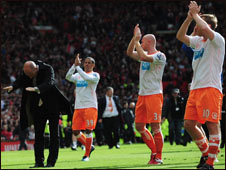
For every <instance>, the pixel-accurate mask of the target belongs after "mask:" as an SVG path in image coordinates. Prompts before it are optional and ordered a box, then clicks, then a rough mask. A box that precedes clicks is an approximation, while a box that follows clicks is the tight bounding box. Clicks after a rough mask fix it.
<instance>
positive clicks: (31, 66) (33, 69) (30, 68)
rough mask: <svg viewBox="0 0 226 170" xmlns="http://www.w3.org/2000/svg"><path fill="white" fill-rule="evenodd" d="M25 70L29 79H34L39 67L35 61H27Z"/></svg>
mask: <svg viewBox="0 0 226 170" xmlns="http://www.w3.org/2000/svg"><path fill="white" fill-rule="evenodd" d="M23 70H24V73H25V74H26V75H27V76H28V77H30V78H33V77H35V76H36V74H37V72H38V66H37V65H36V64H35V62H33V61H26V62H25V63H24V68H23Z"/></svg>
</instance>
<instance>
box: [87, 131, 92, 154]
mask: <svg viewBox="0 0 226 170" xmlns="http://www.w3.org/2000/svg"><path fill="white" fill-rule="evenodd" d="M92 142H93V136H92V134H87V136H86V153H85V156H87V157H89V154H90V151H91V145H92Z"/></svg>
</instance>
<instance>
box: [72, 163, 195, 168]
mask: <svg viewBox="0 0 226 170" xmlns="http://www.w3.org/2000/svg"><path fill="white" fill-rule="evenodd" d="M140 167H147V168H148V169H159V168H161V169H162V168H164V169H169V168H177V169H180V168H189V169H196V166H195V165H191V163H189V162H188V163H183V164H181V163H175V164H173V165H171V164H162V165H147V164H135V165H134V164H133V165H131V166H128V165H124V166H123V165H113V166H99V167H97V166H95V167H84V168H74V169H122V168H124V169H130V168H138V169H139V168H140Z"/></svg>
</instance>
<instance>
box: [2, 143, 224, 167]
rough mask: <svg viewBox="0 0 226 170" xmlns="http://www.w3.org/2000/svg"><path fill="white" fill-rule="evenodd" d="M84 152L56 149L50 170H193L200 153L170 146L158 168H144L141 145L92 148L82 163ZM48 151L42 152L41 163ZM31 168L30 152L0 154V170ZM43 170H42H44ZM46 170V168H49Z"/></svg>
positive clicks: (144, 148) (192, 146) (191, 148)
mask: <svg viewBox="0 0 226 170" xmlns="http://www.w3.org/2000/svg"><path fill="white" fill-rule="evenodd" d="M83 154H84V151H83V150H81V148H78V150H77V151H72V150H71V149H70V148H66V149H60V151H59V157H58V161H57V163H56V165H55V167H53V168H51V169H196V165H197V164H198V162H199V159H200V155H201V152H200V151H199V150H198V148H197V147H196V145H195V144H194V142H192V143H191V144H188V145H187V146H186V147H184V146H182V145H175V144H174V145H172V146H171V145H170V144H169V143H168V142H167V143H165V144H164V147H163V161H164V163H163V164H162V165H155V166H153V165H147V162H148V161H149V159H150V151H149V149H148V148H147V146H146V145H145V144H140V143H139V144H132V145H128V144H127V145H126V144H122V145H121V148H120V149H116V148H115V147H114V148H113V149H108V147H107V146H106V145H105V146H96V149H95V151H94V152H93V153H92V155H91V158H90V161H89V162H82V161H81V158H82V156H83ZM47 156H48V150H45V163H46V159H47ZM218 160H219V162H217V163H215V169H225V148H223V149H221V152H220V153H219V154H218ZM33 165H34V151H33V150H29V151H7V152H1V169H29V166H33ZM45 169H46V168H45ZM49 169H50V168H49Z"/></svg>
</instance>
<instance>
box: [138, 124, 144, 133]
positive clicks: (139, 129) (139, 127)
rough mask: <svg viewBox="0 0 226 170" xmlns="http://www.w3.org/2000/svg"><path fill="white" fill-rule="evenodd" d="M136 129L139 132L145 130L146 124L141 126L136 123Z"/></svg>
mask: <svg viewBox="0 0 226 170" xmlns="http://www.w3.org/2000/svg"><path fill="white" fill-rule="evenodd" d="M136 130H137V131H138V132H142V131H144V126H141V125H139V124H136Z"/></svg>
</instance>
